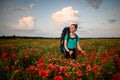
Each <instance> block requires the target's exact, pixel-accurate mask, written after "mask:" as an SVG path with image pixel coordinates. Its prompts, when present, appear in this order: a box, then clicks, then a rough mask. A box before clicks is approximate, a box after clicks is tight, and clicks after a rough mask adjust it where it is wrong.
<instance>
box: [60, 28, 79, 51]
mask: <svg viewBox="0 0 120 80" xmlns="http://www.w3.org/2000/svg"><path fill="white" fill-rule="evenodd" d="M69 33H70V27H65V28H64V29H63V30H62V33H61V38H60V51H61V52H62V53H64V52H65V51H66V50H65V48H64V37H65V35H66V34H68V39H67V42H68V40H69V39H70V34H69ZM75 35H76V34H75ZM75 38H76V40H78V36H77V35H76V37H75ZM76 42H77V41H76ZM76 44H77V43H76Z"/></svg>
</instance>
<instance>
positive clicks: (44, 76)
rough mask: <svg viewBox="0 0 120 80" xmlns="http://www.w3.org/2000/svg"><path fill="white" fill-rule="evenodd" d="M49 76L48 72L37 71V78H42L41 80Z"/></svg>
mask: <svg viewBox="0 0 120 80" xmlns="http://www.w3.org/2000/svg"><path fill="white" fill-rule="evenodd" d="M49 74H50V70H41V71H39V76H42V78H46V77H47V76H49Z"/></svg>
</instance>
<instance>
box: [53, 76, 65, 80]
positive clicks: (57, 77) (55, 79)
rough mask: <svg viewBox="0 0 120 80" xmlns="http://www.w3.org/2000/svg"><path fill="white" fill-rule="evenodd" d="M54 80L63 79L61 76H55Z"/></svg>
mask: <svg viewBox="0 0 120 80" xmlns="http://www.w3.org/2000/svg"><path fill="white" fill-rule="evenodd" d="M54 80H63V77H62V76H55V77H54Z"/></svg>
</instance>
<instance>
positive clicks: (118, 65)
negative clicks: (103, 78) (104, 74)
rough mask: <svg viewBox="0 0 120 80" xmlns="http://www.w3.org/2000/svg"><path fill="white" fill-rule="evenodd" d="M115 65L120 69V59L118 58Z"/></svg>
mask: <svg viewBox="0 0 120 80" xmlns="http://www.w3.org/2000/svg"><path fill="white" fill-rule="evenodd" d="M114 63H115V66H116V67H118V68H120V58H117V59H116V60H115V61H114Z"/></svg>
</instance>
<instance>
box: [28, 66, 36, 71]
mask: <svg viewBox="0 0 120 80" xmlns="http://www.w3.org/2000/svg"><path fill="white" fill-rule="evenodd" d="M34 68H35V66H29V68H28V69H27V70H28V71H33V70H34Z"/></svg>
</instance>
